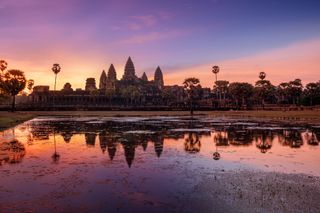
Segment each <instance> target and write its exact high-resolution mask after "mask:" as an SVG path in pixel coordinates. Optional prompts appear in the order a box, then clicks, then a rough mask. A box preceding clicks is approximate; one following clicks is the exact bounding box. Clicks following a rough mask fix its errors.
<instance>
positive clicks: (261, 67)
mask: <svg viewBox="0 0 320 213" xmlns="http://www.w3.org/2000/svg"><path fill="white" fill-rule="evenodd" d="M319 10H320V1H316V0H314V1H311V0H309V1H308V0H305V1H300V0H299V1H298V0H259V1H257V0H201V1H195V0H194V1H191V0H162V1H151V0H131V1H129V0H126V1H121V0H118V1H114V0H111V1H110V0H104V1H102V0H101V1H98V0H96V1H94V0H55V1H45V0H0V25H1V28H0V41H1V46H0V58H2V59H5V60H7V61H8V63H9V68H19V69H21V70H23V71H25V72H26V75H27V77H29V78H33V79H35V82H36V84H38V85H39V84H41V85H42V84H50V85H51V86H52V84H53V73H51V71H50V69H51V66H52V64H53V63H60V64H61V66H62V72H61V73H60V74H59V77H58V88H61V87H62V86H63V84H64V83H65V82H70V83H71V84H72V85H73V87H82V88H83V87H84V82H85V79H86V78H87V77H96V78H98V77H99V75H100V73H101V71H102V70H103V69H108V67H109V65H110V63H114V64H115V67H116V69H117V73H118V79H119V78H121V76H122V73H123V67H124V64H125V62H126V59H127V57H128V56H129V55H130V56H131V57H132V59H133V61H134V63H135V66H136V72H137V75H138V76H141V74H142V73H143V72H144V71H145V72H146V73H147V74H148V77H149V78H152V77H153V73H154V70H155V68H156V67H157V66H158V65H160V67H161V68H162V70H163V72H164V76H165V81H166V82H167V83H170V84H173V83H176V84H181V82H183V80H184V78H185V77H190V76H194V77H199V78H200V80H201V82H202V84H203V85H204V86H212V84H213V81H214V78H213V76H212V73H211V66H212V65H219V66H220V67H221V73H220V74H219V78H220V79H226V80H230V81H249V82H251V83H253V82H254V81H255V79H256V78H257V75H258V73H259V72H260V71H265V72H266V73H267V75H268V77H267V78H269V79H270V80H271V81H273V82H274V83H279V82H281V81H288V80H292V79H293V78H296V77H299V78H301V79H302V80H303V81H304V82H309V81H316V80H320V76H319V74H318V73H320V72H319V67H320V63H319V59H318V57H319V55H320V13H319Z"/></svg>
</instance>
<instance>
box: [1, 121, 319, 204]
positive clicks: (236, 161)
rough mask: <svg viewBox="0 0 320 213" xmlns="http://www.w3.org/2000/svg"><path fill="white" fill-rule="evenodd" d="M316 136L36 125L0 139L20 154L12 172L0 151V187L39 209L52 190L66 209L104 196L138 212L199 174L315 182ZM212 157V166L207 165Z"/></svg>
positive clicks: (248, 129) (179, 126) (229, 124)
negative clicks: (282, 176) (272, 175)
mask: <svg viewBox="0 0 320 213" xmlns="http://www.w3.org/2000/svg"><path fill="white" fill-rule="evenodd" d="M203 121H204V122H203ZM319 133H320V130H319V129H317V128H309V129H306V128H301V127H294V128H292V127H281V126H278V125H275V124H265V123H260V124H254V122H250V121H237V120H232V119H228V120H227V121H226V120H223V119H212V120H210V118H205V117H199V118H196V119H190V118H188V117H181V118H179V117H174V118H173V117H171V118H165V117H164V118H162V117H152V118H138V117H134V118H120V117H117V118H77V119H70V118H55V119H48V118H38V119H34V120H33V121H30V122H27V123H25V124H22V125H19V126H17V127H16V128H13V129H9V130H6V131H3V132H1V133H0V140H1V141H2V144H3V143H4V142H8V141H12V140H13V139H16V140H18V141H19V143H20V144H22V145H23V146H24V148H25V153H24V154H23V155H17V156H18V157H19V156H20V157H21V158H22V159H20V161H17V162H16V163H14V164H12V163H10V160H8V157H6V158H5V157H4V156H5V155H8V153H9V152H8V148H3V146H2V148H0V152H1V154H0V157H1V158H2V159H1V162H2V165H1V166H0V180H1V184H2V185H3V186H6V188H8V189H15V190H17V191H19V192H21V194H16V193H15V196H16V197H17V198H21V199H23V198H26V197H28V196H29V195H30V194H32V192H33V191H36V192H37V196H36V197H37V198H38V199H40V200H41V199H43V202H46V201H45V196H48V195H47V193H49V192H52V190H55V189H56V188H57V187H59V189H57V190H58V191H59V193H60V194H59V193H55V196H58V198H64V197H66V198H67V197H68V196H70V195H72V196H73V197H74V196H75V197H74V198H73V199H71V198H70V202H72V204H74V205H80V206H81V205H82V204H81V200H82V199H87V200H88V199H89V200H91V199H96V197H97V196H98V197H99V196H101V197H103V196H104V194H105V193H108V194H112V196H113V198H112V202H111V201H110V203H109V205H110V206H113V207H115V205H125V204H126V203H127V202H130V203H131V204H132V205H135V203H136V204H137V205H138V207H137V206H135V208H137V209H139V205H141V203H143V206H144V207H143V209H144V210H146V208H145V205H149V204H150V206H153V205H164V206H165V205H166V204H165V201H166V199H171V200H172V199H174V198H172V197H171V198H170V196H169V197H167V196H168V194H170V192H171V191H172V192H174V191H176V190H182V191H184V190H188V188H190V187H191V186H192V185H193V181H195V180H196V179H197V178H199V177H200V176H201V173H203V172H204V173H206V174H210V173H214V171H215V170H245V169H257V170H263V171H278V172H285V173H304V174H308V175H315V176H320V168H319V166H318V164H319V162H320V157H319V146H318V141H317V138H320V135H319ZM54 140H55V141H56V149H57V153H58V154H59V156H60V158H59V159H58V160H57V162H55V161H54V160H53V159H52V156H53V154H54V152H55V147H54ZM14 151H17V150H14V147H13V148H11V152H13V153H14ZM215 152H218V153H220V156H221V158H220V160H213V159H212V158H213V153H215ZM9 155H10V153H9ZM129 167H130V168H129ZM198 174H200V176H199V175H198ZM13 177H14V180H15V181H12V178H13ZM181 178H183V181H181ZM182 184H184V185H183V187H182ZM186 184H187V185H188V187H185V185H186ZM106 185H107V186H109V187H107V188H106V187H103V186H106ZM79 186H81V187H80V188H79ZM0 189H1V188H0ZM93 192H94V198H93V197H90V193H93ZM155 192H156V193H155ZM33 196H34V195H33ZM42 196H44V197H42ZM59 196H60V197H59ZM146 196H147V197H148V198H146ZM123 197H126V198H127V200H123ZM58 198H57V199H58ZM76 198H77V199H76ZM160 201H161V202H162V201H163V202H164V203H161V202H160ZM96 202H98V201H97V200H95V201H94V200H91V201H90V202H89V203H91V204H87V205H96V204H97V203H96ZM151 204H152V205H151ZM103 205H107V204H103ZM87 207H88V206H87ZM162 207H163V206H162ZM88 208H89V207H88ZM121 208H126V207H123V206H122V207H121ZM141 208H142V207H141Z"/></svg>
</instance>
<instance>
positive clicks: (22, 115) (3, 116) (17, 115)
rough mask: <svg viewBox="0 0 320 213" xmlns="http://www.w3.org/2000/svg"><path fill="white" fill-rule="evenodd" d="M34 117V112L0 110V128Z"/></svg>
mask: <svg viewBox="0 0 320 213" xmlns="http://www.w3.org/2000/svg"><path fill="white" fill-rule="evenodd" d="M34 117H36V114H34V113H30V112H14V113H12V112H0V130H1V129H7V128H10V127H13V126H15V125H18V124H20V123H22V122H24V121H27V120H30V119H32V118H34Z"/></svg>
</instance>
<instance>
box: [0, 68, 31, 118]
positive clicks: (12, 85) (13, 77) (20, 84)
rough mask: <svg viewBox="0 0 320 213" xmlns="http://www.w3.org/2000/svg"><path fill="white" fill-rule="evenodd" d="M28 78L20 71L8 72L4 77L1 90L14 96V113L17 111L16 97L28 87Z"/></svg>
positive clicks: (0, 84) (0, 83)
mask: <svg viewBox="0 0 320 213" xmlns="http://www.w3.org/2000/svg"><path fill="white" fill-rule="evenodd" d="M26 83H27V80H26V77H25V76H24V73H23V72H22V71H20V70H8V71H7V72H5V73H4V75H3V76H2V79H1V81H0V88H1V89H2V90H3V91H5V92H6V93H8V94H10V95H11V96H12V108H11V110H12V112H13V111H14V110H15V97H16V95H17V94H18V93H19V92H21V91H22V90H23V89H24V88H25V87H26Z"/></svg>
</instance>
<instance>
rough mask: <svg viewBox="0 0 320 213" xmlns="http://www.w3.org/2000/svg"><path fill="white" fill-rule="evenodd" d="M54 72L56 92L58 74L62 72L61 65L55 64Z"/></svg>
mask: <svg viewBox="0 0 320 213" xmlns="http://www.w3.org/2000/svg"><path fill="white" fill-rule="evenodd" d="M52 71H53V73H54V74H55V78H54V90H56V84H57V75H58V73H59V72H60V71H61V67H60V65H59V64H53V66H52Z"/></svg>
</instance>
